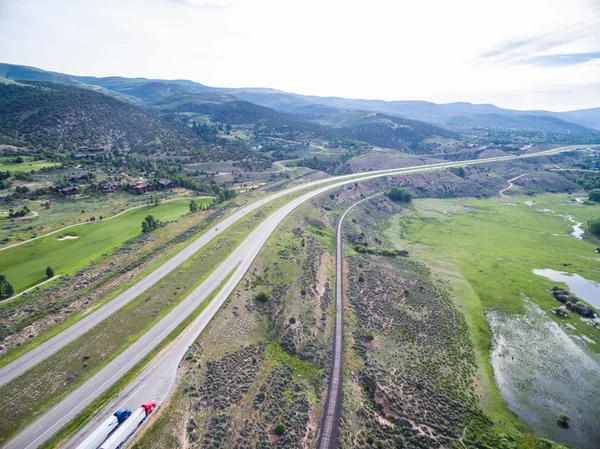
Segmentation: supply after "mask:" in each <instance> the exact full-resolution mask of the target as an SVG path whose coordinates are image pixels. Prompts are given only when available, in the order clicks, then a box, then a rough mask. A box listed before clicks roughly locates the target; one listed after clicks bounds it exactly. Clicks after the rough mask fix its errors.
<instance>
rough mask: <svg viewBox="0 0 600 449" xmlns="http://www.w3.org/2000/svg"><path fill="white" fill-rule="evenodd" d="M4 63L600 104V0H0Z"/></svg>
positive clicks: (434, 96)
mask: <svg viewBox="0 0 600 449" xmlns="http://www.w3.org/2000/svg"><path fill="white" fill-rule="evenodd" d="M0 62H9V63H14V64H25V65H31V66H35V67H39V68H42V69H45V70H53V71H58V72H64V73H70V74H76V75H94V76H112V75H120V76H126V77H146V78H164V79H174V78H184V79H191V80H194V81H197V82H200V83H202V84H207V85H210V86H219V87H272V88H277V89H281V90H284V91H288V92H296V93H301V94H312V95H322V96H341V97H350V98H379V99H384V100H428V101H434V102H438V103H445V102H453V101H470V102H474V103H494V104H496V105H498V106H502V107H511V108H517V109H552V110H568V109H579V108H589V107H600V0H502V1H490V0H452V1H450V0H418V1H416V0H410V1H407V0H368V1H365V0H361V1H354V0H340V1H338V0H299V1H297V0H240V1H235V0H231V1H229V0H0Z"/></svg>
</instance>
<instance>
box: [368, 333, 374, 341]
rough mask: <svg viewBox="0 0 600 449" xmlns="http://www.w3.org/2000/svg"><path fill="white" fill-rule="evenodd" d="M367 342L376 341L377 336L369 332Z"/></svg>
mask: <svg viewBox="0 0 600 449" xmlns="http://www.w3.org/2000/svg"><path fill="white" fill-rule="evenodd" d="M367 340H369V341H373V340H375V335H373V332H369V333H368V334H367Z"/></svg>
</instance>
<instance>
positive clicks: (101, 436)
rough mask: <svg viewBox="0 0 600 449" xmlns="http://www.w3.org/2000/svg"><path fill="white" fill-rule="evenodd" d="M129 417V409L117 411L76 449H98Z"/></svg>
mask: <svg viewBox="0 0 600 449" xmlns="http://www.w3.org/2000/svg"><path fill="white" fill-rule="evenodd" d="M129 415H131V410H129V409H121V410H117V411H116V412H115V413H114V414H113V415H112V416H111V417H110V418H108V419H107V420H106V421H104V422H103V423H102V424H100V425H99V426H98V428H97V429H96V430H94V431H93V432H92V434H91V435H90V436H89V437H87V438H86V439H85V440H84V441H83V443H81V444H80V445H79V446H77V449H98V447H100V444H102V442H103V441H104V440H106V439H107V438H108V436H109V435H110V434H111V433H113V432H114V431H115V429H117V428H118V427H119V426H120V425H121V424H122V423H123V422H125V420H126V419H127V418H129Z"/></svg>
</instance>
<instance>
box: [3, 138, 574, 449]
mask: <svg viewBox="0 0 600 449" xmlns="http://www.w3.org/2000/svg"><path fill="white" fill-rule="evenodd" d="M575 148H577V147H574V146H571V147H562V148H560V149H554V150H548V151H545V152H540V153H535V154H530V155H522V156H503V157H495V158H486V159H476V160H469V161H460V162H448V163H440V164H428V165H423V166H417V167H408V168H402V169H389V170H380V171H376V172H369V173H366V174H365V173H362V174H358V175H357V174H354V175H346V176H340V177H336V178H335V179H324V180H319V181H313V182H310V183H306V184H302V185H299V186H296V187H293V188H290V189H286V190H284V191H282V192H279V193H276V194H274V195H271V196H269V197H266V198H263V199H262V200H259V201H257V202H255V203H253V204H251V205H249V206H246V207H244V208H243V210H240V211H237V212H235V213H234V214H232V215H231V216H230V217H228V218H226V219H225V220H223V222H221V223H219V224H218V226H219V229H218V230H217V231H215V230H214V228H213V229H211V230H209V231H207V232H206V233H205V234H203V235H202V236H200V237H199V238H198V239H197V240H196V241H194V242H193V243H192V244H190V245H189V246H188V247H186V248H185V249H184V250H183V251H181V252H180V253H179V254H177V255H176V256H174V257H173V258H172V259H170V260H169V261H168V262H166V263H165V264H164V265H162V266H161V267H159V268H158V269H157V270H156V271H155V272H154V273H152V274H151V275H149V276H148V277H146V278H144V279H143V280H142V281H140V282H139V283H138V284H136V285H135V286H133V287H131V288H130V289H129V290H127V291H126V292H124V293H123V294H121V295H119V296H118V297H117V298H115V299H114V300H113V301H111V302H109V303H107V304H106V305H105V306H103V307H102V308H100V309H98V310H97V311H96V312H94V313H92V314H90V315H88V317H86V318H84V320H81V321H79V322H78V323H77V324H75V325H74V326H72V327H71V328H69V329H67V330H66V331H64V332H63V333H61V334H59V335H57V336H56V337H54V338H53V339H51V340H48V342H46V343H51V345H49V346H48V347H49V348H50V349H48V350H51V351H52V352H51V353H53V352H56V351H57V350H58V349H60V347H62V346H64V345H65V344H67V343H68V342H69V341H72V340H73V339H75V338H77V336H79V335H81V334H83V333H84V332H86V331H87V330H89V329H90V328H92V327H93V326H94V325H95V324H97V323H98V322H100V321H102V319H104V318H106V317H107V316H109V315H110V314H111V313H114V311H116V310H118V309H119V308H120V307H123V306H124V305H125V304H126V303H127V302H129V301H131V300H132V299H133V298H135V296H137V295H139V294H141V293H142V292H143V291H145V290H147V289H148V288H149V287H150V286H152V285H154V284H155V283H156V282H158V280H159V279H160V278H162V277H164V276H165V275H166V274H168V273H169V272H171V271H172V270H173V269H175V268H176V267H177V266H179V265H180V264H181V263H182V262H183V261H185V260H186V259H187V258H189V257H190V256H191V255H192V254H194V253H195V252H196V251H198V250H199V249H200V248H202V246H203V245H205V244H206V243H207V242H209V241H210V240H212V238H213V237H215V236H216V235H219V234H220V233H221V232H223V230H224V229H226V228H227V227H229V226H231V225H232V224H233V223H235V221H237V220H238V219H240V218H241V217H242V216H244V215H246V214H248V213H250V212H252V211H253V210H255V209H257V208H258V207H261V206H262V205H264V204H266V203H268V202H270V201H272V200H274V199H276V198H279V197H281V196H284V195H287V194H289V193H292V192H296V191H299V190H302V189H304V188H306V187H311V186H315V185H319V184H324V183H331V184H329V185H326V186H324V187H321V188H318V189H316V190H313V191H311V192H309V193H306V194H304V195H302V196H300V197H298V198H296V199H294V200H291V201H290V202H289V203H287V204H286V205H285V206H283V207H281V208H279V209H278V210H277V211H275V212H274V213H273V214H271V215H270V216H268V217H267V218H266V219H265V220H264V221H263V222H262V223H261V224H260V225H259V226H258V227H257V228H256V229H255V230H254V231H252V232H251V233H250V234H249V236H248V237H247V238H246V239H245V240H244V241H243V242H242V243H241V244H240V245H239V246H238V247H237V248H236V249H235V250H234V251H233V252H232V254H230V255H229V257H227V259H226V260H225V261H224V262H223V263H222V264H221V265H219V266H218V267H217V268H216V269H215V270H214V271H213V272H212V274H211V275H210V276H208V277H207V279H206V280H205V281H204V282H203V283H202V284H200V285H199V286H198V287H197V288H196V289H195V290H194V291H193V292H192V293H191V294H190V295H188V296H187V297H186V298H185V299H184V300H182V301H181V302H180V303H179V304H178V305H177V306H176V307H175V308H174V309H173V310H171V311H170V312H169V313H168V314H167V315H165V316H164V317H163V318H162V319H161V320H160V321H159V322H158V323H157V324H156V325H155V326H154V327H152V328H151V329H150V330H149V331H148V332H147V333H146V334H144V335H143V336H142V337H140V338H139V339H138V340H136V341H135V342H134V343H132V344H131V345H130V346H129V347H128V348H127V349H126V350H125V351H124V352H123V353H121V354H120V355H119V356H117V357H116V358H115V359H114V360H113V361H111V362H110V363H109V364H108V365H106V366H105V367H104V368H103V369H101V370H100V371H99V372H98V373H96V374H95V375H94V376H92V377H91V378H90V379H88V380H87V381H86V382H85V383H84V384H83V385H81V386H80V387H79V388H77V389H76V390H74V391H73V392H72V393H70V394H69V395H68V396H67V397H66V398H65V399H63V400H62V401H61V402H60V403H58V404H57V405H56V406H54V407H53V408H51V409H50V410H48V411H47V412H46V413H45V414H43V415H42V416H40V417H39V418H38V419H37V420H36V421H34V422H33V423H32V424H30V425H29V426H27V427H26V428H25V429H24V430H22V431H21V432H20V433H19V434H17V435H16V436H15V437H14V438H12V439H11V440H10V441H9V442H7V444H6V445H5V446H4V447H5V448H11V449H20V448H33V447H38V446H40V445H41V444H42V443H43V442H44V441H46V440H47V439H48V438H50V437H51V436H52V435H53V434H54V433H55V432H57V431H58V430H59V429H60V428H61V427H62V426H63V425H65V424H67V423H68V422H69V421H71V420H72V419H73V418H74V417H75V416H76V415H77V414H78V413H79V412H81V411H82V410H83V409H85V407H87V406H88V405H89V404H90V403H91V402H93V400H94V399H95V398H97V397H98V396H100V395H101V394H102V393H103V392H104V391H106V390H107V389H108V388H109V387H110V386H111V385H112V384H114V383H115V382H116V381H117V380H118V379H119V378H121V377H122V376H123V375H124V374H125V373H126V372H127V371H128V370H129V369H131V368H132V367H133V366H134V365H135V364H136V363H137V362H138V361H140V360H142V359H143V358H144V357H145V356H146V355H147V354H149V353H150V352H151V351H152V350H153V349H154V348H155V347H156V346H157V345H158V344H159V343H160V342H161V341H162V340H163V339H164V338H165V337H166V336H167V335H169V334H170V332H171V331H172V330H174V329H175V328H176V327H177V326H178V325H179V324H180V323H181V322H182V321H183V320H185V318H186V317H187V316H188V315H189V314H190V313H191V312H192V311H193V310H195V309H196V308H197V307H198V306H199V305H200V304H201V303H202V301H203V300H204V299H205V298H206V297H207V296H209V295H210V294H211V293H212V292H213V291H214V290H215V289H216V287H217V286H218V285H220V283H221V282H222V281H223V280H224V279H226V278H227V276H228V275H229V274H230V273H231V272H232V271H233V274H232V276H231V278H230V279H229V280H228V281H227V283H226V284H225V286H224V287H223V288H222V289H221V290H220V291H219V293H218V294H217V295H216V296H215V298H214V299H213V300H212V301H211V303H210V304H209V305H208V306H207V307H206V308H205V309H204V310H203V311H202V313H201V314H200V315H199V316H198V317H197V318H196V319H195V320H194V321H193V322H192V323H191V324H190V325H189V326H188V327H187V328H186V329H185V330H184V331H183V332H182V333H181V334H180V336H179V337H178V338H177V339H176V340H175V341H174V342H172V343H171V344H170V345H169V346H168V347H167V348H165V350H163V351H162V352H161V354H159V355H158V356H157V357H155V358H154V359H153V361H152V362H151V363H150V365H149V366H148V367H147V368H146V369H145V370H144V371H143V372H142V373H141V374H140V375H139V376H138V377H137V378H136V379H135V380H134V381H132V382H131V383H130V385H129V386H128V387H127V388H126V389H125V391H124V392H123V394H121V397H120V398H119V401H120V402H123V403H122V404H121V403H120V402H119V401H113V402H111V403H110V404H108V406H107V407H105V408H104V409H103V410H102V411H101V412H100V413H98V415H96V418H95V419H94V420H92V421H91V423H90V424H89V425H87V426H85V427H84V429H83V430H82V431H81V432H79V433H78V434H77V435H76V436H75V437H74V438H73V440H72V443H73V446H75V445H76V443H78V442H80V441H82V438H85V436H87V434H89V431H90V430H91V429H93V425H94V424H95V423H97V422H99V421H98V420H100V421H101V420H103V419H106V418H107V417H108V416H110V414H112V413H113V412H114V410H116V408H118V407H120V406H127V407H130V408H131V407H137V406H139V405H140V404H141V403H142V402H145V401H147V400H150V399H156V400H158V402H159V403H160V402H162V401H163V400H164V399H165V398H166V397H167V396H168V394H169V392H170V390H171V387H172V386H173V384H174V382H175V379H176V375H177V368H178V366H179V362H180V361H181V359H182V358H183V357H184V355H185V353H186V351H187V349H188V347H189V346H190V345H191V344H192V343H193V342H194V341H195V340H196V339H197V337H198V336H199V335H200V333H201V332H202V330H203V329H204V328H205V327H206V325H207V324H208V323H209V322H210V320H211V319H212V317H213V316H214V315H215V314H216V312H217V311H218V310H219V308H220V307H221V305H222V304H223V303H224V302H225V300H226V299H227V297H228V296H229V294H230V293H231V292H232V291H233V289H234V288H235V286H236V285H237V283H238V282H239V281H240V280H241V279H242V277H243V275H244V273H245V272H246V270H247V269H248V268H249V267H250V265H251V264H252V261H253V260H254V258H255V257H256V255H257V254H258V252H259V251H260V249H261V248H262V246H263V245H264V243H265V242H266V240H267V238H268V237H269V236H270V235H271V233H272V232H273V230H274V229H275V228H276V227H277V225H278V224H279V223H280V222H281V221H282V220H283V219H284V218H285V217H286V216H287V215H288V214H289V213H290V212H292V211H293V210H294V209H295V208H296V207H298V206H299V205H300V204H302V203H303V202H305V201H307V200H309V199H310V198H313V197H315V196H317V195H320V194H322V193H324V192H326V191H328V190H331V189H334V188H337V187H340V186H342V185H345V184H349V183H352V182H355V181H358V180H359V179H360V180H367V179H373V178H377V177H381V176H386V175H401V174H408V173H419V172H426V171H432V170H439V169H445V168H450V167H459V166H463V165H474V164H482V163H489V162H499V161H505V160H511V159H518V158H520V157H525V158H528V157H537V156H542V155H549V154H555V153H559V152H562V151H568V150H570V149H575ZM158 276H160V278H159V279H155V277H158ZM122 297H123V298H122ZM105 309H106V310H110V311H109V312H105V311H104V310H105ZM100 312H101V313H100ZM99 316H102V318H101V319H100V318H99ZM82 322H85V324H84V325H82V324H80V323H82ZM74 327H76V329H77V330H76V331H72V332H70V330H71V329H72V328H74ZM53 340H57V342H55V343H52V342H53ZM46 343H44V344H43V345H41V346H45V345H46ZM61 343H62V344H61ZM41 346H40V347H41ZM38 348H39V347H38ZM48 350H46V351H48ZM34 352H35V357H29V358H28V360H29V361H28V362H26V363H25V364H18V363H17V362H19V361H20V360H21V359H18V360H16V361H15V362H13V363H11V364H9V365H7V366H6V367H5V368H3V369H2V370H1V372H0V374H1V376H2V377H0V385H1V384H2V380H3V379H6V378H11V379H12V378H14V377H16V375H18V374H20V373H22V372H23V371H25V370H26V369H28V368H29V367H31V366H34V365H35V364H36V363H39V361H41V360H43V359H44V358H46V357H47V356H48V355H49V354H48V353H47V352H44V351H39V350H32V351H30V353H27V354H25V356H27V355H28V354H31V353H34ZM25 356H23V357H25ZM23 357H22V358H23ZM13 365H14V366H17V367H20V371H19V373H18V374H16V375H13V374H11V371H10V369H9V368H10V367H11V366H13ZM116 406H118V407H116ZM72 443H69V444H68V446H67V447H71V444H72Z"/></svg>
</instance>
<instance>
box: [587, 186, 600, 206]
mask: <svg viewBox="0 0 600 449" xmlns="http://www.w3.org/2000/svg"><path fill="white" fill-rule="evenodd" d="M588 199H589V200H590V201H593V202H595V203H600V190H598V189H594V190H590V191H589V192H588Z"/></svg>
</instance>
